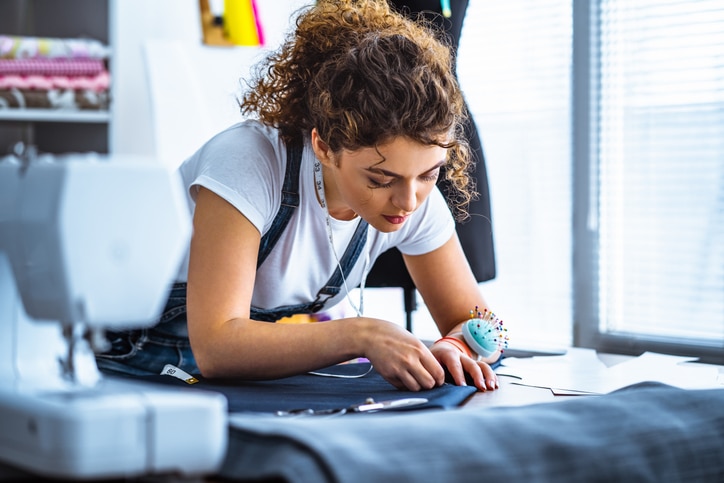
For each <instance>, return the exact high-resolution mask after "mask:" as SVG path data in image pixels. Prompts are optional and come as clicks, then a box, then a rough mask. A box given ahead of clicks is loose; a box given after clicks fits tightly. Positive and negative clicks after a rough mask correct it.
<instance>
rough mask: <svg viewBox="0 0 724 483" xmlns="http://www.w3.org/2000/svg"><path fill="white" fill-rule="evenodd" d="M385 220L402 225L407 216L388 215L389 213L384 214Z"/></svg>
mask: <svg viewBox="0 0 724 483" xmlns="http://www.w3.org/2000/svg"><path fill="white" fill-rule="evenodd" d="M382 216H383V217H384V219H385V220H387V221H388V222H390V223H392V224H393V225H400V224H402V223H404V222H405V220H406V219H407V216H388V215H382Z"/></svg>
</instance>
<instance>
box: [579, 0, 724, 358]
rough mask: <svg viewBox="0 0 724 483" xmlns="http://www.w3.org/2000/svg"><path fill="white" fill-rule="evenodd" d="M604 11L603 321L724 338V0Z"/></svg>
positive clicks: (597, 163)
mask: <svg viewBox="0 0 724 483" xmlns="http://www.w3.org/2000/svg"><path fill="white" fill-rule="evenodd" d="M596 13H597V16H598V38H597V39H595V40H594V42H597V43H596V44H595V46H596V49H595V50H597V52H598V58H597V59H596V65H595V69H596V70H597V79H596V82H597V86H598V92H597V94H598V95H597V99H596V102H594V105H595V106H596V107H594V111H593V113H594V116H596V117H597V119H596V122H594V123H593V125H594V126H596V128H595V129H596V131H595V132H594V133H592V138H593V139H595V141H594V142H595V146H597V148H596V151H597V152H596V156H594V158H595V159H594V160H593V161H594V165H593V171H592V172H593V173H594V176H593V177H592V179H594V181H597V186H596V189H595V191H596V192H597V200H598V204H597V206H593V207H592V208H593V209H592V212H591V215H590V216H591V218H590V222H591V226H592V228H593V229H594V230H596V232H597V244H598V250H597V253H593V254H592V255H593V256H594V257H595V261H594V265H595V266H596V267H597V270H598V284H597V286H596V285H594V288H596V287H597V289H596V290H597V302H598V303H597V306H598V317H597V320H598V328H597V330H598V331H599V332H600V333H601V334H613V335H620V336H622V337H629V338H631V337H635V338H638V337H643V338H647V337H650V338H652V339H669V340H671V341H674V342H677V343H685V344H695V343H701V344H705V345H710V346H714V347H721V348H724V2H722V1H721V0H703V1H653V0H637V1H635V2H632V1H630V0H604V1H600V2H599V8H598V10H597V12H596ZM594 252H595V250H594Z"/></svg>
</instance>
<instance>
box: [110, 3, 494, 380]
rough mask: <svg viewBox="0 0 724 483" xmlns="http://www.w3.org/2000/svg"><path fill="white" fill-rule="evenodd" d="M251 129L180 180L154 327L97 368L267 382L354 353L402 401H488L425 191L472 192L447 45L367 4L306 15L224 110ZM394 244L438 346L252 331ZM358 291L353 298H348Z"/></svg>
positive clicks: (463, 275) (463, 301)
mask: <svg viewBox="0 0 724 483" xmlns="http://www.w3.org/2000/svg"><path fill="white" fill-rule="evenodd" d="M241 110H242V112H243V113H244V114H246V115H248V116H249V117H250V118H251V119H249V120H246V121H244V122H241V123H239V124H237V125H235V126H232V127H230V128H229V129H227V130H225V131H223V132H221V133H220V134H218V135H216V136H215V137H214V138H212V139H211V140H210V141H208V142H207V143H206V144H205V145H204V146H203V147H202V148H201V149H200V150H199V151H198V152H197V153H195V154H194V155H193V156H192V157H191V158H189V159H188V160H186V161H185V162H184V163H183V165H182V166H181V168H180V172H181V176H182V178H183V180H184V183H185V185H186V187H187V188H188V194H189V203H190V206H191V208H192V214H193V228H194V232H193V236H192V239H191V244H190V250H189V256H188V259H187V260H186V263H185V264H184V266H183V267H182V270H181V272H180V277H179V279H180V280H179V283H177V284H175V286H174V289H173V290H172V293H171V297H170V298H169V303H168V305H167V310H166V312H165V313H164V316H163V318H162V320H161V321H160V323H159V324H158V325H157V326H155V327H153V328H151V329H145V330H137V331H131V332H126V333H115V334H113V341H112V342H113V348H112V349H111V350H110V351H109V352H108V353H105V354H102V355H99V357H98V360H99V366H100V367H101V368H102V369H104V370H109V371H121V372H127V373H135V374H144V373H151V374H158V373H159V372H160V369H161V368H162V367H163V366H164V365H165V364H166V363H171V364H175V365H177V366H178V367H180V368H182V369H184V370H186V371H187V372H200V373H201V374H203V375H204V376H205V377H238V378H247V379H272V378H279V377H285V376H290V375H293V374H298V373H303V372H307V371H312V370H315V369H319V368H322V367H326V366H330V365H332V364H336V363H340V362H344V361H347V360H350V359H352V358H356V357H365V358H367V359H369V360H370V362H371V363H372V364H373V366H374V367H375V368H376V370H377V371H378V372H379V373H380V374H381V375H382V376H383V377H384V378H385V379H386V380H387V381H389V382H390V383H391V384H393V385H395V386H396V387H398V388H405V389H408V390H412V391H417V390H421V389H430V388H432V387H435V386H439V385H441V384H443V382H444V381H445V369H447V371H448V372H449V374H450V377H451V378H452V379H453V380H454V381H455V383H456V384H460V385H463V384H466V374H467V376H468V377H469V378H470V379H471V380H472V381H473V383H474V384H475V386H476V387H477V388H479V389H480V390H486V389H488V390H490V389H495V388H497V387H498V382H497V378H496V375H495V373H494V372H493V370H492V369H491V367H490V366H489V364H488V363H487V362H493V361H494V360H496V359H497V356H498V354H494V355H493V356H492V357H490V358H489V360H487V361H483V360H477V359H478V357H477V356H476V355H475V354H472V353H471V351H470V350H469V348H468V347H467V346H466V345H465V344H464V342H462V341H463V337H462V335H461V324H462V323H463V322H464V320H466V319H467V318H468V316H469V313H470V309H471V308H473V307H474V306H479V307H480V308H483V307H486V304H485V301H484V300H483V298H482V297H481V295H480V292H479V289H478V285H477V283H476V280H475V278H474V276H473V274H472V272H471V270H470V267H469V266H468V264H467V262H466V259H465V256H464V254H463V252H462V250H461V248H460V244H459V241H458V239H457V236H456V234H455V230H454V220H453V216H452V213H451V211H450V209H449V207H448V206H447V204H446V202H445V199H444V198H443V197H442V195H441V194H440V192H439V190H438V189H437V187H436V181H437V177H438V175H439V173H440V170H441V168H442V167H443V166H445V167H446V170H445V171H446V173H447V176H448V178H449V181H450V183H451V185H452V186H454V187H455V189H456V192H457V197H456V198H455V199H456V200H457V201H458V203H457V204H456V205H455V206H453V210H454V211H456V213H458V214H460V215H462V216H464V207H465V205H466V203H467V202H468V201H469V200H470V198H471V196H472V195H473V193H471V191H470V186H469V184H468V183H469V178H468V175H467V172H466V169H467V167H468V164H469V156H470V155H469V151H468V147H467V145H466V143H465V141H464V134H463V123H464V122H465V115H464V111H465V110H464V103H463V99H462V96H461V94H460V91H459V89H458V86H457V83H456V81H455V77H454V73H453V68H452V63H451V55H450V51H449V49H448V48H447V47H446V46H445V45H443V44H442V43H440V42H439V41H438V40H436V39H435V37H434V34H432V33H431V32H430V31H429V30H426V29H425V28H423V27H421V26H420V25H418V24H415V23H414V22H412V21H410V20H407V19H405V18H404V17H402V16H401V15H399V14H396V13H395V12H394V11H392V10H391V9H390V7H389V6H388V5H387V3H386V2H385V1H361V2H358V1H352V0H344V1H336V0H335V1H320V2H318V3H317V5H316V6H314V7H310V8H309V9H307V10H306V11H304V12H302V13H301V14H300V16H299V18H298V20H297V28H296V30H295V32H294V33H293V34H292V35H291V36H290V38H289V39H288V40H287V41H286V42H285V43H284V44H283V45H282V46H281V47H280V49H279V50H278V51H277V52H276V53H274V54H272V55H270V56H269V57H268V58H267V59H266V60H265V61H264V62H262V63H261V64H260V65H259V67H258V70H257V77H256V79H255V80H254V81H253V82H252V84H251V85H250V88H249V90H248V91H247V92H246V93H245V94H244V96H243V98H242V100H241ZM391 247H397V248H398V249H399V250H400V251H401V252H402V253H403V254H404V258H405V263H406V264H407V266H408V269H409V272H410V274H411V275H412V278H413V279H414V281H415V284H416V286H417V287H418V289H419V291H420V293H421V295H422V296H423V298H424V300H425V302H426V304H427V306H428V308H429V309H430V312H431V314H432V316H433V318H434V320H435V321H436V323H437V325H438V327H439V328H440V331H441V333H442V334H444V335H445V336H446V337H447V338H445V339H441V340H439V341H438V342H436V343H435V344H433V345H432V347H430V348H428V347H426V346H425V344H423V343H422V342H421V341H420V340H418V339H417V338H416V337H414V336H413V335H412V334H411V333H409V332H408V331H406V330H404V329H403V328H401V327H399V326H398V325H396V324H394V323H391V322H388V321H384V320H380V319H374V318H368V317H364V315H363V307H362V305H363V301H362V297H360V301H359V303H358V304H356V303H355V302H353V301H351V300H350V302H351V303H352V305H353V306H355V307H356V309H357V312H358V316H356V317H350V318H346V319H339V320H331V321H327V322H323V323H312V324H274V323H269V322H273V321H276V320H278V319H280V318H282V317H285V316H289V315H292V314H295V313H312V312H318V311H320V310H323V309H325V308H329V307H331V306H332V305H334V304H336V303H337V302H339V301H340V300H342V299H343V298H344V297H348V298H349V289H350V288H352V287H356V286H358V285H361V287H362V288H364V279H365V276H366V272H367V271H368V269H369V267H370V266H371V263H372V262H373V261H374V260H375V258H376V257H377V256H378V255H379V254H380V253H382V252H383V251H385V250H387V249H389V248H391ZM360 292H361V294H363V293H364V290H361V291H360Z"/></svg>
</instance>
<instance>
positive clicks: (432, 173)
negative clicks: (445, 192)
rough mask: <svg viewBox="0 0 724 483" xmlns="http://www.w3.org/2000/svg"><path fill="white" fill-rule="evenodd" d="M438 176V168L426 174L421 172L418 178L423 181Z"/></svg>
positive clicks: (434, 179)
mask: <svg viewBox="0 0 724 483" xmlns="http://www.w3.org/2000/svg"><path fill="white" fill-rule="evenodd" d="M438 176H440V169H439V168H438V169H436V170H434V171H431V172H429V173H427V174H423V175H422V176H420V179H421V180H423V181H437V178H438Z"/></svg>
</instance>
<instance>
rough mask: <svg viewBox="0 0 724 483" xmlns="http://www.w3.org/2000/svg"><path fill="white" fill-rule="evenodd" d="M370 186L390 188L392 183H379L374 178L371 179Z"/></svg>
mask: <svg viewBox="0 0 724 483" xmlns="http://www.w3.org/2000/svg"><path fill="white" fill-rule="evenodd" d="M369 181H370V184H371V185H372V187H373V188H389V187H390V186H392V181H388V182H386V183H385V182H384V181H378V180H376V179H374V178H369Z"/></svg>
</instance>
